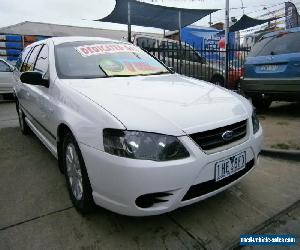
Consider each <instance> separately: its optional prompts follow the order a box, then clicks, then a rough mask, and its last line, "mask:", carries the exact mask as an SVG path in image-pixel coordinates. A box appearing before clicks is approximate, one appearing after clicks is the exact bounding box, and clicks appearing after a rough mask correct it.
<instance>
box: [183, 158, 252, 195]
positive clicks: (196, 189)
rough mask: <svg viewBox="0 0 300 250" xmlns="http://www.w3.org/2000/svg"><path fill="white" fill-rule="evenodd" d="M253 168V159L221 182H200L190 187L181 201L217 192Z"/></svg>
mask: <svg viewBox="0 0 300 250" xmlns="http://www.w3.org/2000/svg"><path fill="white" fill-rule="evenodd" d="M253 166H254V159H253V160H251V161H249V162H248V163H247V164H246V167H245V168H244V169H243V170H241V171H239V172H237V173H235V174H233V175H231V176H229V177H227V178H225V179H223V180H221V181H218V182H216V181H215V180H210V181H207V182H202V183H200V184H197V185H193V186H191V187H190V189H189V191H187V193H186V194H185V196H184V197H183V199H182V201H186V200H190V199H193V198H196V197H200V196H202V195H205V194H208V193H211V192H213V191H215V190H218V189H220V188H222V187H224V186H226V185H228V184H230V183H231V182H233V181H235V180H237V179H238V178H240V177H242V176H243V175H244V174H246V173H247V172H248V171H250V169H251V168H253Z"/></svg>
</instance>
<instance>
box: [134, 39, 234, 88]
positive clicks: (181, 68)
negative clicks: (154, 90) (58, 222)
mask: <svg viewBox="0 0 300 250" xmlns="http://www.w3.org/2000/svg"><path fill="white" fill-rule="evenodd" d="M134 44H136V45H138V46H139V47H141V48H143V49H145V50H147V51H148V52H149V53H150V54H153V55H154V56H155V57H157V58H158V59H159V60H161V61H162V62H163V63H165V64H166V65H167V66H168V67H171V68H172V69H174V70H175V71H176V72H177V73H179V74H182V75H186V76H192V77H194V78H196V79H199V80H204V81H208V82H211V83H214V84H216V85H219V86H224V82H225V77H224V75H225V70H224V68H223V66H222V65H219V64H217V63H213V62H211V61H208V60H206V59H205V58H204V57H202V56H201V55H200V54H199V53H198V52H197V51H196V50H195V49H194V48H193V47H192V46H190V45H189V44H187V43H181V46H180V43H179V42H178V41H175V40H171V39H165V38H156V37H151V36H144V35H137V36H135V38H134ZM231 80H235V79H233V75H232V74H231ZM230 85H233V84H230Z"/></svg>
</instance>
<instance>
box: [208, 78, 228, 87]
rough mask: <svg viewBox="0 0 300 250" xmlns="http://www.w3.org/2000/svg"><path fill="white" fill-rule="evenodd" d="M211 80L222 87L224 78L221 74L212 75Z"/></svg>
mask: <svg viewBox="0 0 300 250" xmlns="http://www.w3.org/2000/svg"><path fill="white" fill-rule="evenodd" d="M211 82H212V83H213V84H215V85H217V86H220V87H224V83H225V81H224V78H223V77H222V76H213V78H212V79H211Z"/></svg>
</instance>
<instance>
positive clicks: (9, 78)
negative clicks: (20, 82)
mask: <svg viewBox="0 0 300 250" xmlns="http://www.w3.org/2000/svg"><path fill="white" fill-rule="evenodd" d="M13 71H14V66H12V65H10V64H9V63H8V62H6V61H5V60H3V59H1V58H0V95H3V98H4V99H11V98H12V93H13V86H14V83H15V81H14V74H13Z"/></svg>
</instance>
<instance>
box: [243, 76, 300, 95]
mask: <svg viewBox="0 0 300 250" xmlns="http://www.w3.org/2000/svg"><path fill="white" fill-rule="evenodd" d="M241 89H242V90H243V91H244V92H245V93H253V94H255V93H259V94H289V95H292V96H293V95H298V96H300V78H244V79H242V81H241Z"/></svg>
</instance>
